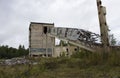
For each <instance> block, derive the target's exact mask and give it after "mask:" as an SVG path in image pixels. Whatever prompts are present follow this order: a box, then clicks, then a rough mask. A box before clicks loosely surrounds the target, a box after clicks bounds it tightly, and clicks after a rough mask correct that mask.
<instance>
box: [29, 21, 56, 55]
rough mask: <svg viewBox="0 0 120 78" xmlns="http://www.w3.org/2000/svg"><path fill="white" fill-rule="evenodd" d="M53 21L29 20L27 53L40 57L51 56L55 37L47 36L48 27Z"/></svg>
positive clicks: (51, 25) (52, 25)
mask: <svg viewBox="0 0 120 78" xmlns="http://www.w3.org/2000/svg"><path fill="white" fill-rule="evenodd" d="M51 27H54V24H53V23H36V22H31V24H30V27H29V55H30V56H40V57H51V56H53V52H54V46H55V38H54V37H49V36H47V31H48V29H49V28H51Z"/></svg>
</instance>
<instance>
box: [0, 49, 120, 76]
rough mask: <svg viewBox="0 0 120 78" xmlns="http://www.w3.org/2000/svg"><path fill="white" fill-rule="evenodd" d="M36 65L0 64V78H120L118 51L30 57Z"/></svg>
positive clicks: (119, 53) (119, 54)
mask: <svg viewBox="0 0 120 78" xmlns="http://www.w3.org/2000/svg"><path fill="white" fill-rule="evenodd" d="M30 60H32V61H36V62H38V64H37V65H29V64H28V65H15V66H0V78H120V52H119V51H113V52H111V53H109V54H107V55H106V54H104V55H103V53H90V52H86V51H82V52H77V53H75V54H73V55H72V56H71V58H68V57H59V58H37V59H34V58H32V59H31V58H30Z"/></svg>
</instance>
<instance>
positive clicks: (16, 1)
mask: <svg viewBox="0 0 120 78" xmlns="http://www.w3.org/2000/svg"><path fill="white" fill-rule="evenodd" d="M102 2H103V5H104V6H106V8H107V23H108V25H109V28H110V29H111V33H113V34H114V35H115V37H116V38H117V40H118V41H120V40H119V39H120V15H119V14H120V9H119V7H120V0H102ZM30 22H50V23H53V22H54V23H55V26H57V27H72V28H79V29H86V30H89V31H92V32H95V33H99V22H98V16H97V6H96V0H0V45H9V46H12V47H18V45H19V44H22V45H25V46H26V47H28V34H29V33H28V31H29V30H28V28H29V24H30Z"/></svg>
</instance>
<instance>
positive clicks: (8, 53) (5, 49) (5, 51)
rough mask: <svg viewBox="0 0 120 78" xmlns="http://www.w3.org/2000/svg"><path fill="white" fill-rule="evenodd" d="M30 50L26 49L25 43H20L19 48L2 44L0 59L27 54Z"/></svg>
mask: <svg viewBox="0 0 120 78" xmlns="http://www.w3.org/2000/svg"><path fill="white" fill-rule="evenodd" d="M28 54H29V50H28V49H25V47H24V45H19V47H18V49H17V48H13V47H9V46H8V45H6V46H4V45H3V46H0V59H10V58H14V57H20V56H26V55H28Z"/></svg>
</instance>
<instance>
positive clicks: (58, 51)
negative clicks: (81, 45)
mask: <svg viewBox="0 0 120 78" xmlns="http://www.w3.org/2000/svg"><path fill="white" fill-rule="evenodd" d="M77 50H78V48H77V47H76V46H69V47H68V46H65V47H61V46H59V47H55V48H54V55H53V57H60V56H61V55H62V54H65V56H71V55H72V54H73V53H74V52H77Z"/></svg>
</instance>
